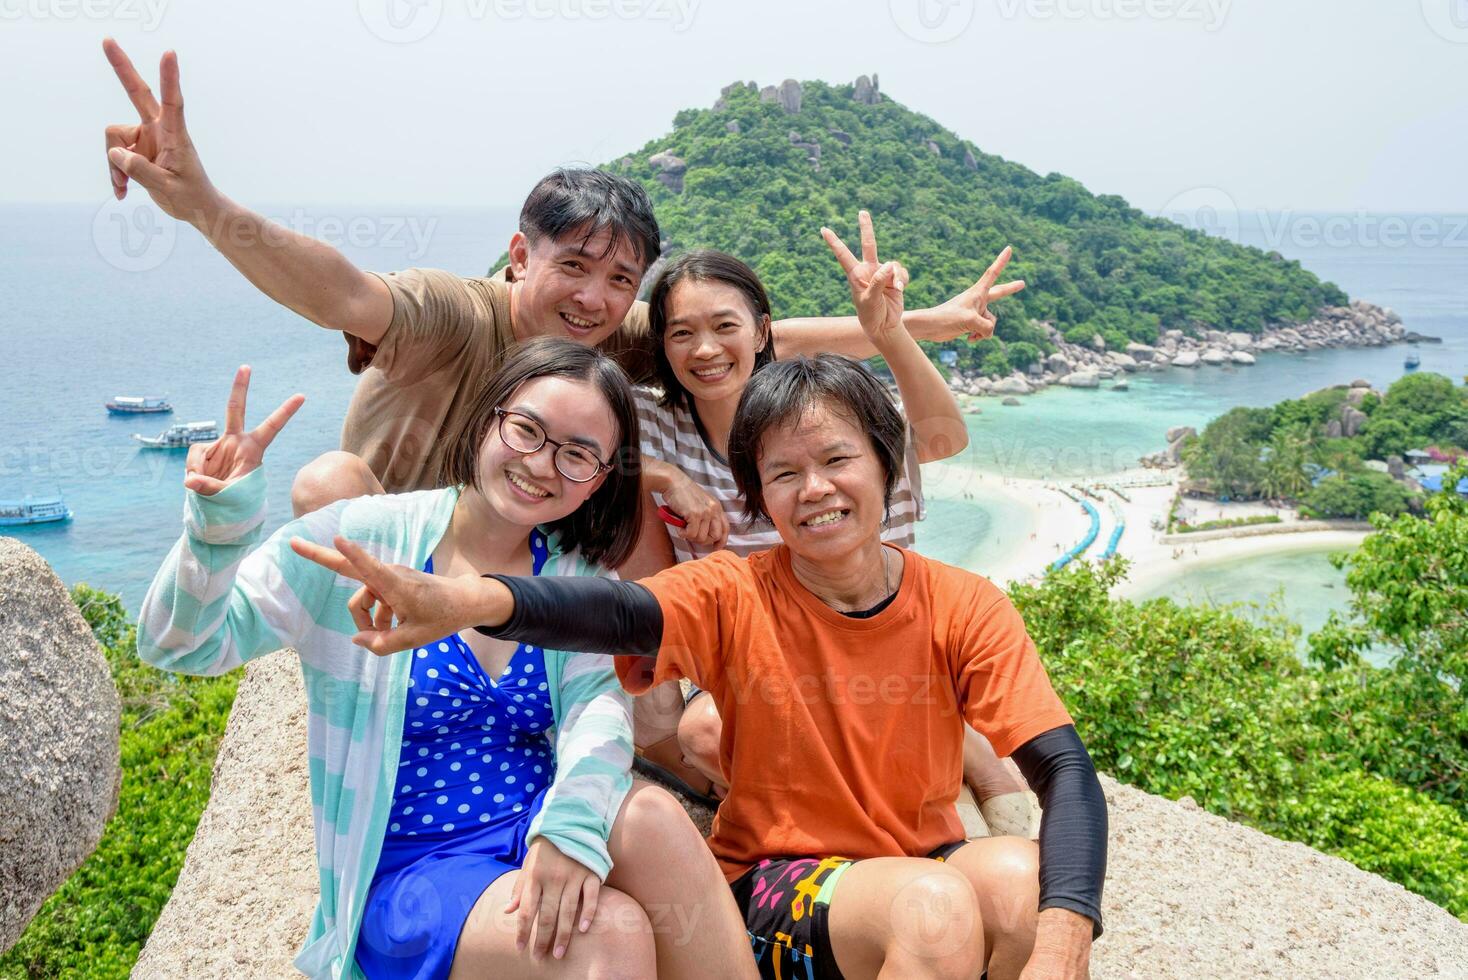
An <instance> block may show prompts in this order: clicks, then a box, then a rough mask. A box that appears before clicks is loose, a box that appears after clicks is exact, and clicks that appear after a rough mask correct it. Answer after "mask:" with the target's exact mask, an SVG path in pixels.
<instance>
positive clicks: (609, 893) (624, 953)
mask: <svg viewBox="0 0 1468 980" xmlns="http://www.w3.org/2000/svg"><path fill="white" fill-rule="evenodd" d="M587 940H591V944H592V945H591V948H590V949H589V950H587V952H588V953H589V954H590V955H589V956H588V957H587V961H586V974H585V975H586V976H588V977H596V978H606V980H612V978H622V977H626V978H629V980H643V978H646V977H650V976H654V975H655V974H656V973H657V957H656V953H655V952H654V947H653V935H652V923H651V922H649V921H648V918H647V913H645V912H643V910H642V906H641V905H638V904H637V902H636V901H634V900H633V899H632V898H630V897H629V896H628V895H626V894H624V893H623V892H620V891H617V890H616V889H615V888H606V887H603V888H602V890H601V894H600V897H599V898H598V900H597V905H596V917H595V918H594V919H593V920H592V923H591V928H590V929H589V930H587V931H586V933H585V934H582V935H578V936H577V937H576V939H575V942H578V943H580V942H585V941H587Z"/></svg>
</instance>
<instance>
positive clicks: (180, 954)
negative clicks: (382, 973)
mask: <svg viewBox="0 0 1468 980" xmlns="http://www.w3.org/2000/svg"><path fill="white" fill-rule="evenodd" d="M303 703H304V696H303V694H302V690H301V680H300V670H299V667H298V666H297V663H296V658H295V657H294V656H293V655H292V654H290V653H289V652H282V653H275V654H271V655H270V656H269V657H266V658H263V659H261V660H259V661H257V662H255V663H254V664H251V665H250V667H249V669H248V671H247V676H246V678H245V681H244V682H243V683H242V684H241V686H240V693H239V696H238V698H237V700H236V702H235V708H234V712H233V713H232V714H231V716H230V721H229V730H228V732H227V733H226V735H225V738H224V742H223V744H222V746H221V748H220V753H219V761H218V762H217V763H216V767H215V775H214V791H213V795H212V797H211V798H210V801H209V808H208V810H207V811H205V814H204V817H203V819H202V820H200V822H199V831H198V833H197V835H196V836H195V838H194V842H193V843H192V844H191V845H190V847H189V853H188V859H187V861H186V863H185V865H184V870H183V873H182V874H181V875H180V877H179V882H178V886H177V887H176V888H175V889H174V892H173V897H172V898H171V899H170V900H169V903H168V906H167V907H166V908H165V909H164V911H163V915H162V916H161V917H160V918H159V920H158V924H157V926H156V927H155V928H154V930H153V935H152V936H151V937H149V940H148V946H147V948H146V949H145V950H144V951H143V956H142V958H141V959H140V960H139V961H138V966H137V969H136V970H135V971H134V973H133V977H134V980H153V978H159V980H163V978H167V980H173V978H175V977H182V976H190V977H192V976H228V977H231V978H251V977H262V978H263V977H284V976H291V975H293V972H292V970H291V967H290V961H291V958H292V957H293V956H294V954H295V952H296V949H297V947H298V946H299V944H300V941H301V939H302V937H304V935H305V933H306V929H307V927H308V925H309V922H310V915H311V910H312V908H313V906H314V903H315V897H316V877H315V872H314V866H313V857H312V854H313V850H312V843H311V806H310V793H309V789H308V786H307V775H306V759H305V740H306V735H305V718H304V710H303ZM1102 785H1103V787H1104V788H1105V791H1106V796H1107V800H1108V801H1109V804H1110V815H1111V820H1110V823H1111V844H1110V859H1109V871H1108V876H1107V883H1106V894H1105V902H1104V914H1105V916H1106V927H1107V932H1106V935H1105V936H1104V937H1103V938H1102V939H1101V940H1100V941H1099V942H1098V943H1097V944H1096V947H1095V951H1094V953H1093V959H1092V973H1091V975H1092V976H1093V977H1095V978H1097V980H1107V978H1130V977H1147V978H1158V980H1168V978H1174V977H1176V978H1180V980H1181V978H1187V980H1193V978H1196V977H1243V976H1268V977H1275V976H1277V977H1291V978H1315V977H1319V978H1327V977H1329V978H1332V980H1337V978H1352V977H1361V978H1366V977H1372V978H1376V977H1447V976H1459V977H1461V976H1463V973H1462V972H1461V965H1462V964H1463V963H1468V924H1464V923H1462V922H1459V921H1458V920H1457V919H1454V918H1453V917H1452V916H1451V915H1449V914H1448V913H1447V912H1446V911H1444V910H1443V909H1441V908H1438V907H1437V906H1435V905H1432V904H1431V903H1429V902H1427V901H1426V900H1425V899H1422V898H1419V897H1417V896H1415V895H1412V894H1410V893H1409V892H1407V891H1406V890H1404V889H1402V888H1401V887H1399V886H1397V885H1394V884H1392V883H1390V882H1387V881H1385V880H1383V879H1381V878H1378V877H1376V876H1374V875H1370V874H1367V873H1366V872H1364V871H1361V870H1359V869H1357V868H1355V867H1352V866H1351V865H1349V864H1347V863H1346V862H1345V861H1341V860H1339V859H1337V858H1330V857H1326V856H1324V855H1322V854H1320V853H1318V852H1316V851H1313V850H1311V849H1310V848H1308V847H1305V846H1303V845H1301V844H1291V843H1286V842H1283V841H1279V840H1276V839H1274V838H1272V837H1268V836H1266V835H1264V834H1261V833H1258V832H1257V831H1254V830H1250V829H1248V828H1246V827H1241V826H1239V825H1237V824H1232V823H1229V822H1228V821H1226V820H1223V819H1220V818H1218V817H1214V816H1212V815H1210V814H1207V813H1205V812H1203V811H1201V810H1198V809H1197V808H1196V807H1193V806H1190V805H1189V804H1188V803H1187V802H1186V801H1184V802H1180V803H1174V802H1172V801H1169V800H1165V799H1163V798H1161V797H1157V796H1152V795H1150V794H1147V793H1143V792H1141V791H1140V790H1137V789H1133V788H1131V787H1129V786H1124V785H1121V784H1119V783H1116V782H1115V781H1114V780H1112V779H1110V778H1108V777H1105V776H1103V777H1102ZM689 811H690V816H692V817H693V818H694V822H695V823H696V824H699V825H700V826H702V827H705V828H706V827H707V825H708V816H709V814H708V812H707V811H705V810H700V809H699V808H696V807H692V806H690V807H689ZM1455 970H1457V971H1459V972H1456V973H1455V972H1454V971H1455Z"/></svg>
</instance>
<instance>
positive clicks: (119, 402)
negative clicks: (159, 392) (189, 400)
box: [107, 395, 173, 415]
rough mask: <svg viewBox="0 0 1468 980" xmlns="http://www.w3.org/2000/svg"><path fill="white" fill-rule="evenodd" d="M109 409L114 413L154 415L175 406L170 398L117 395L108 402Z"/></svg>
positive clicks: (169, 410) (170, 409)
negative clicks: (170, 402)
mask: <svg viewBox="0 0 1468 980" xmlns="http://www.w3.org/2000/svg"><path fill="white" fill-rule="evenodd" d="M107 411H108V412H110V413H111V414H113V415H152V414H155V413H159V412H171V411H173V406H172V405H170V404H168V399H167V398H163V397H157V398H154V397H152V396H149V395H117V396H116V397H114V398H113V399H112V401H110V402H108V403H107Z"/></svg>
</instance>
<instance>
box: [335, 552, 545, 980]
mask: <svg viewBox="0 0 1468 980" xmlns="http://www.w3.org/2000/svg"><path fill="white" fill-rule="evenodd" d="M530 545H531V551H532V554H533V559H534V564H533V569H534V572H533V574H535V575H539V574H540V570H541V567H542V566H543V565H544V564H545V560H546V556H547V550H546V542H545V536H544V535H543V534H542V533H541V532H540V531H539V530H537V531H535V532H533V533H532V534H531V538H530ZM423 570H424V571H425V572H427V573H429V574H432V573H433V559H432V557H430V558H429V559H428V561H427V563H426V564H425V565H424V567H423ZM407 693H408V703H407V707H406V709H405V711H404V715H403V744H402V749H401V753H400V755H399V762H398V777H397V787H396V789H395V791H394V793H393V805H392V814H391V816H389V818H388V827H387V834H386V836H385V837H384V839H383V842H382V856H381V858H380V859H379V861H378V864H377V869H376V872H375V874H374V876H373V880H372V887H371V888H370V889H369V891H368V894H367V908H366V911H365V913H364V915H363V918H362V927H361V931H360V932H359V933H358V942H357V964H358V966H360V967H361V968H362V971H363V972H364V973H366V974H367V976H368V977H370V978H373V980H376V978H379V977H394V978H396V977H404V978H406V977H412V978H415V980H428V978H442V977H447V976H448V975H449V968H450V967H451V966H452V965H453V962H454V951H455V949H456V948H457V946H458V941H459V933H460V932H461V931H463V928H464V922H465V920H466V919H467V918H468V916H469V911H470V909H472V908H473V907H474V903H475V902H477V901H478V900H479V897H480V895H482V894H483V893H484V890H485V889H486V888H488V887H489V886H490V884H492V883H493V882H494V880H495V879H496V878H498V877H500V876H501V875H503V874H505V873H506V872H508V871H513V870H515V869H516V868H519V867H520V865H521V864H522V863H523V862H524V860H525V852H526V845H527V842H526V840H525V835H526V833H527V831H528V830H529V829H530V822H531V821H532V820H533V819H534V818H535V815H536V814H537V813H538V812H539V811H540V805H541V802H542V801H543V800H544V798H545V790H546V787H547V786H549V785H550V782H551V780H552V778H554V776H555V751H554V747H553V746H552V745H551V743H550V741H549V739H548V738H547V737H546V731H547V729H549V728H551V727H552V726H553V725H554V724H555V716H554V713H553V711H552V708H551V701H550V693H549V690H548V688H547V681H546V672H545V658H544V656H543V652H542V651H541V650H540V648H538V647H530V646H526V645H525V644H521V645H520V646H519V647H518V648H516V650H515V652H514V654H513V655H512V656H511V657H510V662H509V664H508V665H507V666H506V667H505V670H504V673H502V674H501V675H500V676H499V677H497V678H490V677H488V676H487V675H486V674H485V672H484V670H483V668H482V667H481V666H480V664H479V661H478V659H477V658H476V657H475V656H474V652H473V651H472V650H471V649H469V646H468V644H466V643H465V642H464V641H463V640H461V639H460V638H459V636H458V634H454V635H452V636H446V637H444V638H443V639H441V640H439V641H438V642H436V643H432V644H429V645H428V646H424V647H420V648H419V649H417V650H414V651H413V669H412V675H411V678H410V679H409V681H408V692H407Z"/></svg>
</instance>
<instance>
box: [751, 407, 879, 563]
mask: <svg viewBox="0 0 1468 980" xmlns="http://www.w3.org/2000/svg"><path fill="white" fill-rule="evenodd" d="M759 475H760V485H761V487H762V490H763V494H764V507H765V511H766V513H768V514H769V517H770V520H771V521H772V522H773V523H774V525H775V528H776V530H778V531H779V532H780V537H781V538H782V539H783V540H784V541H785V543H786V544H787V545H789V546H790V550H791V551H792V552H794V553H795V554H796V555H797V556H799V557H801V558H803V559H805V560H806V561H809V562H812V563H817V564H819V563H822V562H833V561H837V560H840V559H843V558H845V557H846V556H848V555H850V554H851V553H852V552H853V551H855V550H856V549H858V548H860V547H863V546H865V545H869V544H871V543H872V542H873V541H874V540H875V539H876V538H877V537H878V535H880V533H881V527H882V521H883V519H884V518H885V511H886V507H885V502H886V490H885V487H886V472H885V471H884V469H883V467H882V461H881V459H880V457H879V456H878V455H877V453H876V451H875V450H874V449H873V447H872V442H871V440H870V439H869V438H868V436H867V434H866V432H865V431H863V430H862V429H861V428H860V427H859V426H857V425H856V424H855V422H853V421H852V419H851V418H850V417H849V416H848V415H847V414H845V413H843V412H842V411H840V408H839V406H835V405H833V403H832V402H830V401H828V400H824V399H823V400H820V401H817V402H815V403H814V404H812V405H811V406H810V408H809V409H807V410H806V411H805V412H804V413H803V414H802V415H801V416H800V417H799V418H798V419H796V420H794V421H791V422H787V423H785V424H783V425H777V426H773V427H771V428H770V429H768V430H766V432H765V434H764V437H763V438H762V439H761V440H760V445H759Z"/></svg>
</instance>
